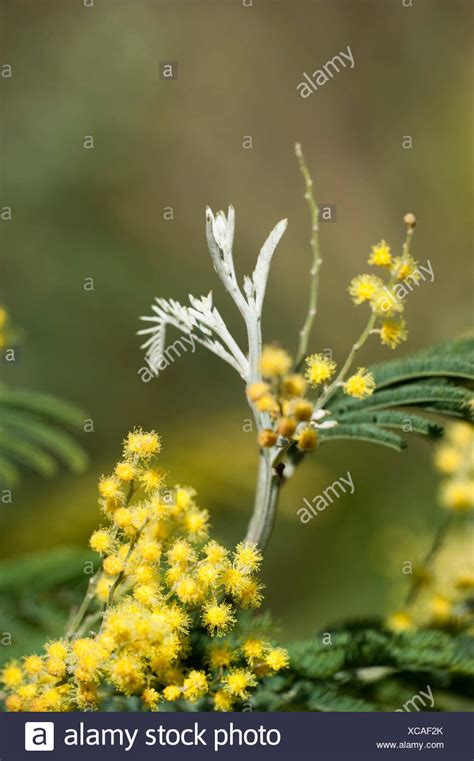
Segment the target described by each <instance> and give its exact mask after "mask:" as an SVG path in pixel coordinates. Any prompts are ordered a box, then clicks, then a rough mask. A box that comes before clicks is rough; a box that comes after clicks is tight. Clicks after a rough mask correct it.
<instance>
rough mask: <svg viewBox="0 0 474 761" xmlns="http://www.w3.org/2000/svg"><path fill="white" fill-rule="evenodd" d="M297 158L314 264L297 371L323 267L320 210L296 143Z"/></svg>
mask: <svg viewBox="0 0 474 761" xmlns="http://www.w3.org/2000/svg"><path fill="white" fill-rule="evenodd" d="M295 153H296V158H297V159H298V164H299V168H300V170H301V173H302V175H303V178H304V182H305V194H304V197H305V199H306V201H307V203H308V207H309V212H310V217H311V238H310V245H311V253H312V264H311V269H310V273H309V274H310V281H309V303H308V313H307V315H306V318H305V321H304V323H303V327H302V328H301V330H300V338H299V344H298V351H297V354H296V361H295V369H298V368H299V367H300V365H301V363H302V361H303V359H304V357H305V355H306V353H307V349H308V342H309V337H310V334H311V330H312V327H313V323H314V320H315V317H316V314H317V311H318V290H319V269H320V267H321V263H322V258H321V251H320V246H319V209H318V205H317V203H316V199H315V197H314V192H313V180H312V178H311V175H310V173H309V170H308V167H307V165H306V161H305V158H304V156H303V151H302V149H301V145H300V144H299V143H296V145H295Z"/></svg>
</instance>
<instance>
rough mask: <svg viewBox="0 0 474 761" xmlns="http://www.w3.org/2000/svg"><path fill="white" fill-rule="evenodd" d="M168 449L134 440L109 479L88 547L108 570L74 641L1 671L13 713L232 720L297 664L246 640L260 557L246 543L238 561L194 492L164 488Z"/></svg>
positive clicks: (79, 619) (76, 625)
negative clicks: (128, 700) (190, 710)
mask: <svg viewBox="0 0 474 761" xmlns="http://www.w3.org/2000/svg"><path fill="white" fill-rule="evenodd" d="M160 449H161V445H160V440H159V437H158V435H157V434H156V433H154V432H153V431H152V432H144V431H142V430H135V431H132V432H131V433H130V434H129V435H128V437H127V438H126V440H125V442H124V455H123V459H122V460H121V461H120V462H119V463H118V464H117V466H116V467H115V470H114V472H113V474H111V475H109V476H103V477H102V478H101V479H100V481H99V495H100V499H99V502H100V505H101V508H102V511H103V514H104V516H105V518H106V520H107V525H106V526H105V527H101V528H99V529H98V530H97V531H94V533H93V534H92V536H91V538H90V545H91V547H92V549H93V550H95V551H96V552H98V553H100V555H101V556H102V563H101V568H99V570H98V571H97V573H96V575H95V577H94V578H93V579H92V580H91V583H90V587H89V592H88V595H87V596H86V598H85V601H84V603H83V605H82V606H81V608H80V610H79V611H78V614H77V615H76V618H75V619H74V621H73V623H72V626H71V628H70V630H69V631H68V634H67V635H66V636H65V637H64V638H63V639H60V640H57V641H54V642H48V643H47V644H46V645H45V647H44V652H43V653H41V654H40V655H30V656H28V657H26V658H24V659H23V661H21V662H20V661H18V662H11V663H9V664H7V666H6V667H5V668H4V669H3V672H2V673H1V681H2V682H3V685H4V688H5V691H6V692H7V693H8V696H7V698H6V701H5V703H6V708H7V710H9V711H69V710H94V709H98V708H100V707H102V706H104V704H105V703H106V702H107V701H110V699H111V698H112V697H113V696H115V695H117V694H119V695H126V696H139V697H140V699H141V701H142V704H143V706H144V707H145V708H147V709H150V710H157V707H158V704H159V703H160V702H163V701H169V702H173V701H176V700H187V701H191V702H193V703H194V702H196V701H198V700H201V699H202V698H205V699H206V700H207V701H208V702H209V705H212V706H213V707H214V708H215V709H216V710H223V711H228V710H231V709H232V708H234V707H235V706H236V704H237V703H238V701H239V700H244V699H247V698H248V696H249V690H250V689H251V688H252V687H254V686H255V685H256V684H257V679H258V678H259V677H262V676H264V675H266V674H270V673H275V672H277V671H279V670H280V669H283V668H285V667H286V666H287V665H288V655H287V653H286V651H285V650H283V649H282V648H276V647H272V646H271V644H270V643H269V642H265V641H263V640H262V641H258V642H257V640H252V639H249V638H248V632H247V633H245V632H244V631H243V630H241V629H242V627H241V629H239V622H238V612H239V610H241V609H243V608H257V607H259V606H260V604H261V602H262V589H263V586H262V584H261V583H260V581H259V579H258V571H259V568H260V564H261V560H262V558H261V553H260V551H259V549H258V547H257V546H256V545H255V544H252V543H250V542H247V541H244V542H241V543H240V544H238V545H237V547H236V548H235V550H234V551H233V552H232V553H230V552H229V551H228V550H227V549H226V548H225V547H223V546H222V545H221V544H218V543H217V542H216V541H214V540H212V539H209V538H208V531H209V526H208V513H207V511H206V510H203V509H201V508H200V507H198V506H197V504H196V501H195V497H196V494H195V492H194V490H193V489H190V488H188V487H184V486H178V487H175V488H174V489H167V488H166V487H165V484H164V473H163V471H162V470H160V469H158V468H157V467H156V464H155V456H156V455H157V454H158V453H159V451H160ZM91 605H92V606H94V605H95V608H94V607H93V608H92V611H91V609H90V607H91ZM94 625H95V626H96V629H95V630H94ZM216 637H217V638H219V642H220V644H219V645H218V646H215V645H212V646H211V645H210V644H209V643H210V641H211V638H212V640H213V639H214V638H216ZM195 643H198V644H197V651H196V652H194V651H193V647H194V646H195ZM203 643H204V647H203ZM203 649H204V650H205V652H206V655H205V658H204V660H203V659H202V655H200V653H202V650H203ZM199 659H201V660H202V663H200V662H199ZM190 664H192V665H190Z"/></svg>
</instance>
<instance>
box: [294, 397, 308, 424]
mask: <svg viewBox="0 0 474 761" xmlns="http://www.w3.org/2000/svg"><path fill="white" fill-rule="evenodd" d="M312 414H313V405H312V404H311V402H309V401H308V400H307V399H299V400H298V401H297V402H295V404H294V405H293V415H294V416H295V418H296V420H298V422H302V421H304V420H309V419H310V417H311V415H312Z"/></svg>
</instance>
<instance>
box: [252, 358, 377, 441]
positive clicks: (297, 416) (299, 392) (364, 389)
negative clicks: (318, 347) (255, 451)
mask: <svg viewBox="0 0 474 761" xmlns="http://www.w3.org/2000/svg"><path fill="white" fill-rule="evenodd" d="M305 365H306V370H305V373H304V375H303V374H301V373H297V372H291V368H292V366H293V360H292V357H291V356H290V355H289V354H288V352H286V351H285V350H284V349H282V348H280V347H279V346H275V345H273V346H264V348H263V352H262V358H261V365H260V369H261V373H262V376H263V378H264V380H262V381H259V382H257V383H251V384H250V385H249V386H248V387H247V397H248V399H249V401H250V403H251V404H252V405H253V406H254V407H255V409H256V410H257V411H258V412H261V413H266V414H267V415H268V416H269V419H270V421H271V427H268V428H264V429H263V430H262V431H260V433H259V436H258V442H259V445H260V446H261V447H262V448H267V447H274V446H276V445H279V446H285V444H288V443H290V442H292V441H294V442H296V445H297V447H298V449H299V450H300V451H301V452H309V451H311V450H312V449H314V448H315V447H316V445H317V440H318V436H317V429H318V428H319V427H321V425H320V424H318V423H317V422H316V421H317V420H319V419H320V418H322V417H323V416H324V415H325V414H326V413H325V412H324V411H322V410H320V409H319V407H318V405H317V402H318V399H317V398H316V399H313V400H312V399H310V398H309V393H310V391H311V390H312V389H317V390H318V391H321V387H322V388H323V389H326V388H327V385H326V384H327V383H328V382H329V381H330V380H331V379H332V378H333V376H334V374H335V372H336V368H337V365H336V362H334V360H333V359H332V358H331V357H328V356H326V355H325V354H311V355H309V356H308V357H306V359H305ZM337 385H338V386H341V387H342V388H343V390H344V393H346V394H348V395H349V396H353V397H355V398H357V399H364V398H365V397H367V396H370V395H371V394H372V393H373V392H374V389H375V381H374V378H373V376H372V374H371V373H370V372H369V371H368V370H366V369H365V368H363V367H360V368H359V369H358V370H357V372H356V373H354V374H353V375H352V376H350V377H349V378H348V379H347V380H346V381H344V382H343V381H342V380H341V381H337ZM334 424H335V423H334ZM324 425H327V422H326V424H323V427H324Z"/></svg>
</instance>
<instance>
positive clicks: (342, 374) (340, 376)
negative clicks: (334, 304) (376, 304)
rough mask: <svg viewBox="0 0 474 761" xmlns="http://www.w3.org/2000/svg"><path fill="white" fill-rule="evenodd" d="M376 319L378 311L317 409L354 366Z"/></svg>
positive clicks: (324, 393)
mask: <svg viewBox="0 0 474 761" xmlns="http://www.w3.org/2000/svg"><path fill="white" fill-rule="evenodd" d="M376 319H377V315H376V313H375V312H372V314H371V315H370V317H369V321H368V322H367V325H366V326H365V328H364V330H363V331H362V333H361V334H360V336H359V338H358V339H357V341H356V342H355V344H354V345H353V346H352V349H351V350H350V352H349V356H348V357H347V359H346V361H345V362H344V364H343V366H342V367H341V369H340V371H339V373H338V374H337V376H336V378H335V380H334V381H333V382H332V383H331V384H330V385H329V386H328V387H327V388H326V389H325V390H324V391H323V393H322V394H321V396H320V397H319V399H318V402H317V404H316V409H317V410H320V409H321V408H322V407H324V405H325V403H326V402H327V401H328V399H329V398H330V397H331V396H332V395H333V394H334V392H335V391H337V389H338V388H339V386H340V385H341V383H342V382H343V380H344V378H345V377H346V374H347V373H348V371H349V370H350V369H351V367H352V363H353V362H354V359H355V357H356V354H357V352H358V351H359V349H361V348H362V346H363V345H364V344H365V342H366V341H367V339H368V337H369V336H370V334H371V332H372V329H373V327H374V325H375V321H376Z"/></svg>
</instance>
